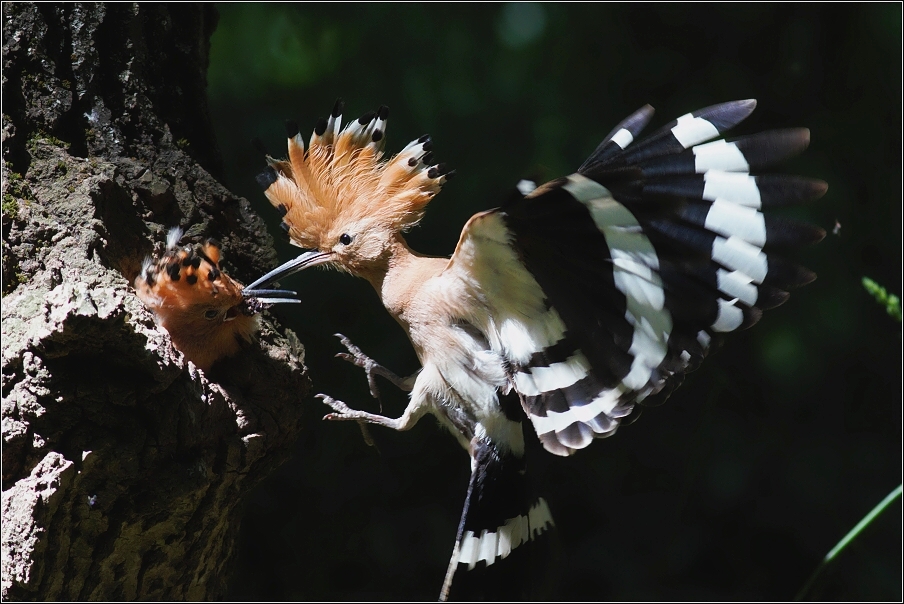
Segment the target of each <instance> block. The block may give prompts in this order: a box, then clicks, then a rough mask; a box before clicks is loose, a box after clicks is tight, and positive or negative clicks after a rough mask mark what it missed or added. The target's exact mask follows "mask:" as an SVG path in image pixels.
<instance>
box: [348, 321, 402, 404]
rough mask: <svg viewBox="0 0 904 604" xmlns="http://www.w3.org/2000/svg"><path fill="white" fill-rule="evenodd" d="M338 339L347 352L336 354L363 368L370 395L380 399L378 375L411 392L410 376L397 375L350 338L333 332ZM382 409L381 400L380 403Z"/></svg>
mask: <svg viewBox="0 0 904 604" xmlns="http://www.w3.org/2000/svg"><path fill="white" fill-rule="evenodd" d="M335 335H336V337H337V338H339V341H340V342H342V345H343V346H345V348H346V349H347V350H348V352H340V353H338V354H337V355H336V356H337V357H338V358H340V359H342V360H344V361H348V362H349V363H351V364H352V365H357V366H358V367H361V368H362V369H364V373H365V374H366V375H367V386H368V387H369V388H370V395H371V396H372V397H374V398H375V399H377V400H378V401H379V400H380V391H379V389H378V388H377V380H376V378H375V376H377V375H380V376H383V377H384V378H386V379H387V380H389V381H390V382H392V383H393V384H395V385H396V386H397V387H398V388H399V389H401V390H404V391H405V392H411V389H412V388H413V387H414V380H413V379H412V378H402V377H399V376H397V375H396V374H395V373H393V372H392V371H390V370H389V369H386V367H383V366H382V365H380V364H379V363H377V362H376V361H375V360H373V359H372V358H370V357H369V356H367V355H366V354H364V353H363V352H361V349H360V348H358V347H357V346H355V345H354V344H352V342H351V340H349V339H348V338H347V337H345V336H344V335H342V334H341V333H337V334H335ZM380 406H381V409H382V401H381V403H380Z"/></svg>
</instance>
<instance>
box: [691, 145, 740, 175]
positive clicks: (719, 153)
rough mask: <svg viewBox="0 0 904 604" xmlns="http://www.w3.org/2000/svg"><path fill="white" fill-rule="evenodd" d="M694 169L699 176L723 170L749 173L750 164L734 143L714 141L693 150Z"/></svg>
mask: <svg viewBox="0 0 904 604" xmlns="http://www.w3.org/2000/svg"><path fill="white" fill-rule="evenodd" d="M693 152H694V167H695V169H696V171H697V174H703V173H704V172H707V171H709V170H722V171H725V172H747V171H748V170H750V164H748V163H747V158H745V157H744V154H743V153H742V152H741V150H740V149H738V146H737V145H736V144H734V143H728V142H725V141H724V140H723V141H713V142H711V143H706V144H703V145H697V146H696V147H694V148H693Z"/></svg>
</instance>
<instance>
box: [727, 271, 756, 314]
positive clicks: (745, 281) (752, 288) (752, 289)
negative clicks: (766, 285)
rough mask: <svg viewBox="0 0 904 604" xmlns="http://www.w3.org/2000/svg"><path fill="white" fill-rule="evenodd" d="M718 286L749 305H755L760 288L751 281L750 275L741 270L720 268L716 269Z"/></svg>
mask: <svg viewBox="0 0 904 604" xmlns="http://www.w3.org/2000/svg"><path fill="white" fill-rule="evenodd" d="M716 287H718V288H719V291H720V292H722V293H723V294H725V295H726V296H730V297H732V298H738V299H739V300H740V301H741V302H743V303H744V304H746V305H747V306H755V305H756V301H757V298H758V297H759V290H757V288H756V285H753V284H752V283H751V279H750V277H748V276H747V275H745V274H744V273H742V272H740V271H731V272H729V271H727V270H725V269H724V268H720V269H719V270H718V271H716Z"/></svg>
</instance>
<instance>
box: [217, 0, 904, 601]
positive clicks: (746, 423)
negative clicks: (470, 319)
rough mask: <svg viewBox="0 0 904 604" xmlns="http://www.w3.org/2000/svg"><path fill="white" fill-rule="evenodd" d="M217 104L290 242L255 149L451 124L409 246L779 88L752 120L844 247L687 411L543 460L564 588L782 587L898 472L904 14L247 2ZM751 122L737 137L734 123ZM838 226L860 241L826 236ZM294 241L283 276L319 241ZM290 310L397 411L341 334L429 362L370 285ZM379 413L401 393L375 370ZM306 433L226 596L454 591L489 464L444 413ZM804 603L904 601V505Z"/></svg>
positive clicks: (264, 504)
mask: <svg viewBox="0 0 904 604" xmlns="http://www.w3.org/2000/svg"><path fill="white" fill-rule="evenodd" d="M219 10H220V13H221V20H220V23H219V27H218V29H217V32H216V33H215V34H214V37H213V41H212V50H211V65H210V72H209V96H210V107H211V113H212V118H213V122H214V127H215V129H216V131H217V136H218V140H219V144H220V150H221V152H222V154H223V158H224V163H225V167H226V176H225V180H226V185H227V186H228V187H229V188H230V189H231V190H232V191H234V192H236V193H239V194H241V195H243V196H246V197H248V198H249V199H251V200H252V202H253V203H255V204H256V207H257V208H258V211H259V212H260V213H261V214H262V215H263V216H264V217H265V218H266V219H267V220H268V221H269V224H270V226H271V232H273V233H274V234H275V233H277V232H279V230H278V229H277V228H276V224H277V219H276V212H275V211H274V210H272V209H271V208H270V207H269V204H267V202H266V200H265V199H264V197H263V195H262V194H261V192H260V191H259V189H257V187H256V185H255V183H254V176H255V174H256V173H257V172H259V171H260V170H261V169H262V168H263V167H264V165H265V164H264V161H263V158H262V157H260V155H259V154H258V153H257V152H256V151H255V150H254V149H253V148H252V146H251V145H250V144H249V143H248V141H249V139H251V138H252V137H254V136H259V137H260V138H261V139H262V140H263V141H264V143H265V144H266V145H267V147H268V148H269V149H270V150H271V153H273V154H274V155H276V156H282V155H284V153H285V147H284V145H285V138H284V127H283V121H284V120H285V119H296V120H298V121H299V123H300V124H302V130H303V132H308V131H309V130H311V129H313V125H314V122H315V121H316V119H317V118H318V117H319V116H325V115H326V114H327V113H328V112H329V111H330V108H331V107H332V105H333V102H334V100H335V99H336V98H337V97H343V98H344V99H345V100H346V103H347V105H346V107H347V109H346V117H347V118H352V117H356V116H358V115H360V114H362V113H364V112H365V111H368V110H371V109H375V108H376V107H377V106H379V105H380V104H384V103H385V104H387V105H389V106H390V107H391V109H392V113H391V115H390V126H389V129H388V136H389V141H388V144H387V151H388V152H390V153H392V152H396V151H399V150H400V149H401V148H402V147H403V146H404V145H405V144H406V143H407V142H408V141H409V140H411V139H413V138H416V137H418V136H420V135H421V134H424V133H425V132H429V133H430V134H431V135H433V138H434V141H435V150H436V156H437V159H438V161H445V162H448V164H449V165H450V166H452V167H455V168H457V170H458V173H459V175H458V178H457V179H456V180H454V181H453V182H452V183H450V185H449V186H447V187H446V188H445V189H444V191H443V192H442V193H441V194H440V195H439V196H438V197H437V198H436V199H435V200H434V201H433V202H432V203H431V206H430V209H429V211H428V212H427V216H426V218H425V219H424V220H423V222H422V223H421V226H420V227H418V228H417V229H415V230H413V231H412V232H411V233H410V237H409V242H410V243H411V245H412V247H414V248H415V249H417V250H418V251H421V252H425V253H430V254H435V255H448V254H450V253H451V252H452V250H453V249H454V246H455V243H456V242H457V240H458V235H459V233H460V231H461V227H462V226H463V225H464V223H465V221H466V220H467V219H468V217H469V216H471V215H472V214H473V213H475V212H477V211H479V210H484V209H488V208H491V207H494V206H495V205H498V203H499V202H500V201H501V200H502V199H503V195H505V194H506V193H507V191H508V190H509V189H510V188H511V187H512V185H513V184H514V183H515V182H517V180H518V179H519V178H522V177H525V176H531V177H535V178H538V179H540V180H546V179H551V178H554V177H558V176H561V175H565V174H568V173H570V172H572V171H574V170H575V169H576V167H577V166H578V165H580V163H581V162H582V161H583V159H584V158H585V157H586V156H587V155H588V154H589V153H590V152H591V151H592V150H593V149H594V147H595V146H596V144H597V143H598V142H599V140H600V139H601V138H602V137H603V136H604V135H605V134H606V133H608V132H609V130H610V129H611V128H612V127H613V126H614V125H615V124H616V123H617V122H618V121H619V120H621V119H622V118H623V117H625V116H626V115H628V114H629V113H630V112H631V111H633V110H634V109H637V108H638V107H640V106H641V105H643V104H645V103H651V104H652V105H653V106H654V107H656V109H657V116H656V118H655V119H654V122H653V124H652V125H651V126H650V129H651V130H652V129H655V128H656V127H658V126H659V125H662V124H664V123H665V122H666V121H668V120H670V119H673V118H675V117H677V116H679V115H682V114H684V113H686V112H688V111H691V110H694V109H698V108H700V107H703V106H707V105H711V104H714V103H717V102H721V101H727V100H734V99H742V98H756V99H758V101H759V105H758V108H757V110H756V112H755V113H754V114H753V115H752V116H751V118H749V119H748V120H747V121H746V122H745V123H743V124H742V125H741V126H740V127H739V128H738V129H737V130H736V131H735V132H734V133H740V134H749V133H753V132H756V131H759V130H762V129H766V128H773V127H792V126H804V127H808V128H810V129H811V133H812V144H811V146H810V149H809V150H808V151H807V152H806V153H804V155H802V156H801V157H799V158H796V159H794V160H792V161H789V162H787V164H785V165H783V166H782V167H781V170H782V171H786V172H789V173H797V174H804V175H808V176H813V177H817V178H822V179H824V180H826V181H828V183H829V191H828V194H827V195H826V196H825V197H824V198H823V199H822V200H820V201H818V202H816V203H815V204H813V205H810V206H808V207H805V208H795V209H792V210H790V213H792V214H794V215H797V216H801V217H805V218H806V219H807V220H809V221H812V222H815V223H817V224H819V225H821V226H822V227H823V228H825V229H826V230H827V231H829V233H830V234H829V235H828V236H827V237H826V239H825V240H824V241H823V242H822V243H820V244H819V245H818V246H816V247H814V248H810V249H806V250H804V251H803V252H802V253H800V254H797V255H795V258H796V259H797V260H799V261H800V262H801V263H803V264H805V265H807V266H809V267H810V268H812V269H814V270H815V271H816V272H817V273H818V274H819V279H818V280H817V281H816V282H815V283H813V284H812V285H810V286H808V287H807V288H805V289H804V290H802V291H799V292H796V293H795V294H794V295H793V296H792V298H791V300H790V301H789V302H788V303H787V304H786V305H784V306H782V307H780V308H779V309H776V310H773V311H770V312H769V313H767V314H766V316H765V317H764V320H763V321H762V323H761V324H760V325H757V326H756V327H755V328H753V329H752V330H750V331H747V332H744V333H742V334H738V335H737V336H735V337H733V338H729V339H728V341H727V342H726V345H725V346H724V347H723V348H722V349H721V350H719V351H718V352H717V353H715V354H713V355H711V356H710V357H709V358H708V359H707V361H706V362H705V363H704V364H703V366H702V368H701V369H700V370H699V371H697V372H696V373H693V374H691V375H690V376H689V377H688V379H687V380H686V382H685V384H684V386H682V387H681V388H680V389H679V390H678V391H677V392H676V393H675V394H674V395H673V396H672V398H671V399H670V400H669V402H668V403H667V404H666V405H664V406H662V407H660V408H656V409H649V410H647V411H646V412H645V413H644V416H643V417H642V418H641V419H640V421H639V422H637V423H635V424H633V425H631V426H627V427H623V428H622V429H621V430H619V432H618V434H617V435H616V436H615V437H613V438H611V439H608V440H603V441H600V442H597V443H594V444H593V445H592V446H590V447H589V448H588V449H586V450H584V451H581V452H579V453H578V454H577V455H575V456H574V457H572V458H564V459H563V458H556V457H555V456H552V455H550V454H547V453H545V452H543V451H542V450H539V449H536V450H534V449H532V450H531V453H533V455H532V457H531V459H530V464H531V471H532V473H533V475H534V477H535V478H536V479H537V482H538V483H539V484H540V485H541V487H542V490H543V491H544V493H545V495H546V497H547V499H548V501H549V503H550V505H551V508H552V510H553V513H554V516H555V518H556V521H557V524H558V526H559V528H560V530H561V535H562V541H563V543H564V547H565V560H564V564H563V567H562V569H561V570H560V590H559V592H558V597H559V598H561V599H564V600H568V599H579V600H610V599H611V600H646V599H650V600H655V599H666V600H691V601H693V600H698V599H699V600H721V599H728V600H732V599H735V600H773V599H776V600H784V599H788V598H793V597H794V596H795V594H796V593H797V592H798V590H799V589H800V588H801V587H802V586H803V585H804V583H805V582H806V579H807V577H808V576H809V575H810V573H811V572H812V571H813V570H814V568H815V567H816V566H817V564H818V562H819V561H820V559H821V558H822V557H823V556H824V555H825V554H826V552H828V550H829V549H831V548H832V546H833V545H835V543H836V542H837V541H838V540H839V539H840V538H841V537H842V536H843V535H844V534H845V533H846V532H847V531H848V530H849V529H850V528H851V527H853V526H854V524H856V522H857V521H858V520H860V518H862V517H863V516H864V515H865V514H866V513H867V512H868V511H869V510H870V509H872V507H873V506H874V505H875V504H876V503H878V502H879V501H880V500H881V499H882V498H883V497H884V496H885V495H886V494H888V493H889V492H890V491H891V490H892V489H893V488H894V487H895V486H896V485H898V484H899V483H900V481H901V375H902V372H901V367H902V365H901V344H902V340H901V326H900V324H899V323H897V322H895V321H893V320H892V319H891V318H890V317H889V316H888V315H887V314H886V313H885V312H884V310H883V309H882V308H881V307H880V306H879V305H877V304H876V303H875V301H874V300H873V299H872V298H871V297H870V296H868V295H867V294H866V292H865V291H864V290H863V288H862V286H861V284H860V280H861V277H862V276H864V275H866V276H869V277H871V278H873V279H875V280H877V281H878V282H879V283H881V284H883V285H885V286H886V287H888V288H889V290H891V291H892V292H894V293H900V292H901V245H902V237H901V233H902V229H901V5H900V4H883V5H857V6H835V5H811V4H808V5H791V4H782V5H777V4H769V5H763V4H757V5H741V4H732V5H705V6H694V5H683V4H682V5H630V6H609V5H603V4H594V5H552V4H534V5H524V4H509V5H497V4H494V5H461V4H458V5H433V4H430V5H418V4H404V5H377V4H368V5H347V4H346V5H333V4H330V5H323V4H321V5H305V4H299V5H278V4H263V5H257V4H255V5H250V4H224V5H220V7H219ZM734 133H733V134H734ZM836 221H837V222H838V223H839V224H840V225H841V228H840V232H839V233H838V234H837V235H834V234H832V233H831V232H832V230H833V227H834V226H835V224H836ZM280 246H281V247H279V248H278V251H279V252H280V258H281V259H282V260H286V259H288V258H290V257H292V256H293V255H294V254H296V253H297V249H293V248H290V247H289V245H288V244H287V243H281V244H280ZM283 284H284V285H287V286H291V287H293V288H296V289H298V291H299V292H300V293H301V296H302V297H303V299H304V304H303V305H300V307H298V308H295V307H293V308H291V309H286V310H283V311H282V312H278V313H277V314H278V315H279V316H280V317H281V318H282V320H283V321H284V322H285V323H287V324H288V325H289V326H290V327H292V328H293V329H295V330H296V332H297V333H298V335H299V336H300V338H301V339H302V341H303V342H304V344H305V346H306V348H307V363H308V365H309V367H310V368H311V374H312V377H313V379H314V391H315V392H326V393H329V394H331V395H333V396H335V397H337V398H341V399H343V400H345V401H347V402H349V403H350V404H351V406H353V407H359V408H365V409H368V410H373V411H376V410H377V404H376V403H375V402H374V401H372V400H371V399H370V397H369V396H368V394H367V390H366V383H365V380H364V376H363V372H362V371H361V370H360V369H357V368H355V367H352V366H351V365H348V364H346V363H344V362H342V361H339V360H337V359H334V358H333V354H334V353H336V352H339V351H340V350H341V348H340V346H339V343H338V341H337V340H335V338H333V337H332V335H331V334H333V333H334V332H337V331H341V332H343V333H345V334H346V335H348V336H349V337H350V338H351V339H352V340H353V341H354V342H355V343H357V344H358V345H359V346H361V347H362V349H363V350H364V351H365V352H367V353H369V354H370V355H371V356H372V357H374V358H375V359H377V360H378V361H380V362H382V363H383V364H385V365H387V366H388V367H390V368H392V369H394V370H395V371H397V372H398V373H400V374H402V375H407V374H410V373H412V372H414V371H415V370H416V369H417V361H416V358H415V355H414V353H413V351H412V349H411V346H410V344H409V343H408V341H407V339H406V337H405V335H404V333H403V332H402V330H401V329H400V328H399V327H398V326H397V325H396V324H395V322H394V321H393V320H392V319H391V318H390V317H389V315H388V314H387V313H386V312H385V311H384V309H383V308H382V307H381V304H380V302H379V299H378V298H377V296H376V295H375V294H374V292H373V291H372V290H371V288H370V286H369V285H368V284H367V283H365V282H364V281H358V280H355V279H352V278H350V277H348V276H346V275H341V274H338V273H335V272H324V271H310V272H307V273H304V274H302V275H298V276H295V277H292V278H290V279H288V280H286V281H285V282H284V283H283ZM381 386H383V393H384V397H383V398H384V404H385V409H384V411H385V412H386V413H387V414H388V415H390V416H393V417H395V416H398V415H399V414H400V413H401V411H402V409H403V408H404V405H405V401H406V398H405V396H404V395H402V394H401V393H399V392H398V391H396V390H395V389H394V388H393V387H392V386H391V385H389V384H388V383H387V382H382V381H381ZM298 404H299V405H304V406H305V409H306V411H307V412H308V413H309V414H310V415H309V417H310V418H312V419H311V422H310V424H309V428H308V429H307V430H306V432H305V434H304V435H303V437H302V438H301V440H300V441H299V443H298V447H297V453H296V455H295V458H294V459H293V460H292V461H291V462H290V463H288V464H286V465H285V466H284V467H283V468H281V469H280V470H279V471H278V472H277V473H276V475H274V476H273V477H272V478H271V479H270V480H269V481H268V482H267V483H265V484H264V485H263V486H262V487H261V488H260V489H259V490H258V491H257V492H256V493H255V495H254V496H253V497H252V498H251V499H250V501H249V502H248V505H247V514H246V517H245V520H244V527H243V538H242V550H241V553H240V556H239V567H238V570H237V573H236V576H235V581H234V584H233V587H232V592H231V597H233V598H238V599H249V600H283V599H287V600H288V599H312V600H313V599H337V600H342V599H366V600H393V599H416V600H430V599H434V598H435V597H436V596H437V595H438V593H439V587H440V584H441V583H442V578H443V573H444V572H445V568H446V564H447V562H448V558H449V555H450V553H451V550H452V545H453V540H454V535H455V529H456V525H457V522H458V517H459V514H460V511H461V504H462V501H463V498H464V494H465V487H466V484H467V476H468V458H467V456H466V454H465V453H464V452H463V451H462V450H461V449H460V448H459V446H458V445H457V443H456V442H455V440H454V439H453V438H451V437H450V436H449V435H448V434H444V433H443V432H442V431H441V430H440V429H439V428H438V427H437V425H436V423H435V422H434V421H433V420H432V419H430V418H427V419H425V420H423V421H422V422H421V423H420V424H419V425H418V426H416V427H415V428H414V429H413V430H411V431H410V432H407V433H393V432H390V431H387V430H385V429H381V428H374V429H372V434H373V436H374V438H375V440H376V442H377V449H374V448H368V447H367V446H366V445H365V444H364V443H363V440H362V438H361V434H360V432H359V430H358V428H357V427H356V426H355V425H354V424H346V423H338V424H330V423H321V422H319V421H316V420H315V419H314V418H316V417H319V416H320V415H321V414H323V413H325V411H326V407H324V406H323V405H322V404H321V403H320V402H319V401H317V400H314V399H306V400H299V402H298ZM808 595H809V597H815V598H822V599H842V600H869V599H886V600H896V599H900V598H901V504H900V500H899V501H898V502H897V503H896V504H895V505H893V506H892V507H891V508H890V509H889V510H888V512H887V513H886V514H885V515H884V516H883V517H882V518H881V519H880V520H878V521H877V522H875V523H874V524H873V525H872V526H871V527H870V528H869V529H867V531H866V532H865V534H864V535H863V536H862V537H861V538H860V539H859V540H858V541H857V542H855V543H854V544H853V546H851V547H850V548H848V550H847V551H845V552H844V553H843V554H842V556H841V557H840V559H838V560H837V561H836V562H835V563H834V564H833V566H832V567H831V568H829V569H828V570H827V571H826V572H825V573H824V574H823V575H822V577H821V578H820V580H819V581H818V582H817V583H816V585H815V586H814V588H813V590H812V591H811V592H810V593H809V594H808Z"/></svg>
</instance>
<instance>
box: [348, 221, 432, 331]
mask: <svg viewBox="0 0 904 604" xmlns="http://www.w3.org/2000/svg"><path fill="white" fill-rule="evenodd" d="M448 263H449V259H448V258H438V257H433V256H425V255H423V254H419V253H417V252H415V251H414V250H412V249H411V248H410V247H408V243H407V242H406V241H405V239H404V238H403V237H402V235H401V234H400V233H397V234H396V235H395V237H394V239H393V241H392V243H391V244H390V246H389V248H388V250H387V254H386V255H385V256H384V261H383V262H381V263H380V264H378V265H375V266H374V267H373V268H372V269H371V270H369V271H367V272H366V273H364V274H363V275H362V276H363V277H364V278H365V279H367V280H368V281H370V283H371V285H373V286H374V289H375V290H376V291H377V295H379V296H380V299H381V300H382V301H383V305H384V306H385V307H386V310H388V311H389V313H390V314H391V315H392V316H393V317H394V318H395V319H396V321H398V322H399V323H401V324H402V327H404V328H405V329H406V331H408V330H409V328H410V323H411V320H412V317H410V316H409V314H410V313H409V311H410V309H411V306H412V302H413V301H414V300H415V299H416V298H417V293H418V291H419V290H420V289H421V287H422V286H423V285H424V283H425V282H426V281H428V280H429V279H431V278H432V277H435V276H436V275H438V274H439V273H440V272H442V270H443V268H445V266H446V265H447V264H448Z"/></svg>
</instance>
